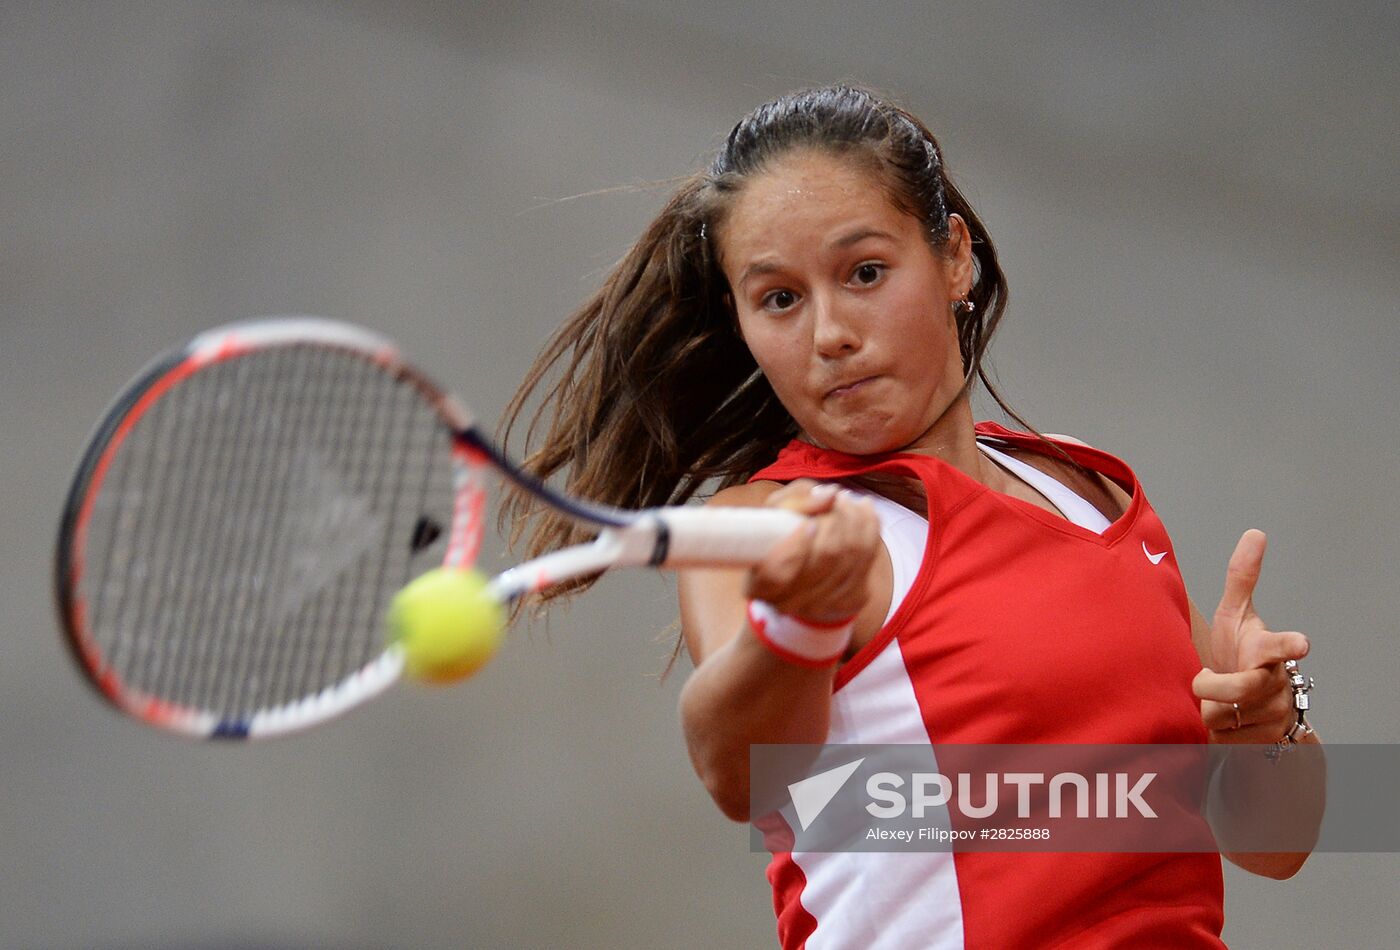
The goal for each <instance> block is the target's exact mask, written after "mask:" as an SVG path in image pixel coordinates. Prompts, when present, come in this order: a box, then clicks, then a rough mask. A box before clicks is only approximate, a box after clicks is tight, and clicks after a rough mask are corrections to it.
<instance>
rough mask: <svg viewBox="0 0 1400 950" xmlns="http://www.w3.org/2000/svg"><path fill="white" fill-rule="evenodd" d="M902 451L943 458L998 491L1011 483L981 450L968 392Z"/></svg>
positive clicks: (950, 404) (949, 405) (950, 405)
mask: <svg viewBox="0 0 1400 950" xmlns="http://www.w3.org/2000/svg"><path fill="white" fill-rule="evenodd" d="M901 451H904V452H912V453H914V454H916V455H931V456H933V457H934V458H938V459H942V460H943V461H944V462H947V463H948V464H949V465H951V466H953V467H954V468H956V469H958V470H959V471H961V472H962V473H963V474H964V475H967V476H969V477H970V478H973V479H975V480H976V481H979V482H981V483H982V484H984V485H987V486H989V487H991V488H995V489H998V490H1001V489H1003V488H1004V486H1005V483H1006V482H1007V480H1008V479H1007V476H1006V474H1005V473H1004V472H1003V471H1002V470H1001V469H1000V468H999V467H998V466H997V465H996V463H994V462H992V461H991V460H990V459H988V458H987V456H986V455H984V454H983V453H982V451H981V450H980V449H978V448H977V431H976V428H975V427H974V423H973V419H972V400H971V399H970V398H969V397H968V394H967V393H966V392H965V391H964V392H963V393H961V394H960V395H959V396H958V397H957V398H956V399H954V400H953V401H952V402H951V403H949V404H948V408H947V409H945V410H943V414H942V415H940V416H939V417H938V418H937V419H935V420H934V422H933V425H931V426H929V427H928V428H927V429H926V430H924V433H923V434H922V435H920V436H919V437H918V438H917V439H915V440H914V441H913V442H911V443H910V444H909V445H908V446H907V447H905V448H904V449H902V450H901Z"/></svg>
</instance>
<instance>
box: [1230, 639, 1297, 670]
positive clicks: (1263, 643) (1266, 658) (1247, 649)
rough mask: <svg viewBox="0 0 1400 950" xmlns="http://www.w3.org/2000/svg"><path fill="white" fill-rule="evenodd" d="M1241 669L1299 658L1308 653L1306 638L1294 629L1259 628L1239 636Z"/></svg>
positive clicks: (1272, 664) (1271, 664)
mask: <svg viewBox="0 0 1400 950" xmlns="http://www.w3.org/2000/svg"><path fill="white" fill-rule="evenodd" d="M1241 640H1242V642H1241V643H1240V652H1239V664H1240V668H1241V669H1256V668H1258V667H1261V666H1274V665H1276V664H1279V663H1282V662H1283V661H1284V660H1301V659H1302V658H1303V657H1305V656H1307V655H1308V650H1309V649H1310V644H1309V643H1308V638H1307V637H1306V636H1304V635H1303V634H1301V633H1299V632H1298V631H1296V630H1259V631H1257V632H1251V633H1249V634H1246V635H1245V636H1244V637H1242V638H1241Z"/></svg>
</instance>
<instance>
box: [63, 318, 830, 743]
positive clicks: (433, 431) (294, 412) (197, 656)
mask: <svg viewBox="0 0 1400 950" xmlns="http://www.w3.org/2000/svg"><path fill="white" fill-rule="evenodd" d="M490 470H494V471H495V472H496V473H498V474H499V475H501V476H504V477H505V478H506V479H509V480H510V481H511V482H514V483H515V484H516V485H518V486H520V487H521V488H523V489H524V490H526V491H528V492H530V493H531V494H533V495H534V496H535V497H537V498H539V499H540V500H541V501H543V502H545V503H546V504H549V505H552V506H553V507H554V508H556V509H558V510H559V511H561V512H563V513H565V514H566V515H568V516H569V517H570V518H573V519H575V520H577V521H579V522H582V523H585V524H588V525H591V526H596V527H597V528H598V529H599V533H598V535H597V537H596V539H595V540H594V541H592V542H591V543H589V544H585V545H578V546H575V547H569V548H565V549H562V550H558V551H555V552H552V553H550V554H547V555H545V556H543V557H540V558H537V559H535V560H532V561H528V562H525V563H523V564H519V565H517V566H515V567H513V568H511V569H509V570H507V571H505V572H503V573H501V574H499V575H497V576H496V577H495V578H494V579H493V580H492V581H491V583H490V588H489V589H490V590H491V591H492V592H493V594H494V595H495V596H496V597H498V598H499V599H500V600H501V602H502V603H506V604H509V603H510V602H512V601H514V600H515V599H517V598H519V597H521V596H523V595H525V594H527V593H530V592H533V591H539V590H543V589H544V588H546V587H549V586H550V585H553V584H557V583H561V582H564V581H568V580H570V579H574V578H578V577H581V576H584V575H587V574H593V573H596V572H599V571H604V570H607V569H609V568H612V567H618V566H648V565H649V566H653V567H687V566H719V565H744V564H752V563H755V562H757V561H758V560H760V559H761V558H762V557H763V556H764V554H765V553H766V552H767V551H768V550H769V549H770V548H771V547H772V545H773V544H774V543H776V542H777V541H778V540H780V539H781V538H783V537H785V536H786V535H788V534H789V533H791V532H792V531H793V530H794V529H795V528H796V527H797V525H798V524H799V523H800V521H801V520H802V519H801V516H799V515H797V514H795V513H793V512H790V511H780V510H776V509H751V508H748V509H737V508H736V509H723V508H697V507H669V508H654V509H649V510H642V511H629V510H622V509H617V508H611V507H607V506H602V505H597V504H592V503H589V502H586V501H582V500H580V499H577V498H572V497H569V496H567V495H564V494H561V493H559V492H557V491H554V490H553V489H551V488H549V487H548V486H547V485H544V484H542V483H541V482H539V481H537V480H536V479H534V478H532V477H531V476H529V475H528V474H526V473H525V472H522V471H521V470H520V468H519V467H517V466H516V465H515V464H514V463H513V462H511V461H510V459H508V458H506V457H505V456H504V455H503V454H502V453H501V451H500V450H499V449H497V448H496V447H495V446H494V445H493V444H492V443H491V442H490V440H489V439H487V438H486V436H485V435H483V434H482V432H481V431H479V430H478V428H477V427H476V425H475V424H474V422H473V419H472V416H471V415H470V413H469V412H468V411H467V410H466V409H465V408H464V407H463V406H462V405H461V404H460V403H458V402H457V401H456V400H455V399H454V398H453V397H451V396H450V395H448V394H447V393H445V392H444V391H443V390H441V389H439V388H438V387H437V386H435V385H434V384H433V383H432V382H431V381H430V380H429V379H428V377H427V376H425V375H424V374H423V373H422V372H420V371H418V370H417V369H415V368H414V367H413V366H412V365H411V364H409V363H408V362H407V361H406V360H405V359H404V358H403V357H402V356H401V355H400V353H399V350H398V349H397V347H395V346H394V344H393V343H392V342H390V341H389V340H388V339H386V338H384V337H382V336H380V335H378V334H376V333H373V332H371V331H368V330H365V329H362V328H360V327H356V326H351V325H349V324H345V323H339V322H335V321H331V320H324V319H319V318H314V317H286V318H273V319H266V320H257V321H251V322H247V323H240V324H232V325H229V326H225V327H220V328H217V329H214V330H210V331H208V332H206V333H203V334H200V335H199V336H197V337H195V338H194V339H192V340H190V341H189V342H188V343H187V344H185V345H184V346H181V347H179V348H177V349H175V350H173V351H171V352H169V353H167V354H165V355H163V356H161V357H159V358H157V359H156V360H155V361H154V362H152V363H151V364H150V365H149V366H148V367H147V368H146V369H145V370H144V371H143V372H141V374H140V375H139V376H138V377H137V378H136V379H135V380H133V381H132V382H131V383H130V384H129V385H128V386H127V388H126V390H125V391H124V392H123V393H122V394H121V395H120V396H119V397H118V398H117V400H116V401H115V403H114V404H113V405H112V407H111V408H110V409H109V410H108V412H107V414H106V416H105V417H104V418H103V419H102V421H101V423H100V424H99V425H98V427H97V429H96V432H95V433H94V434H93V436H92V439H91V441H90V443H89V444H88V446H87V448H86V450H85V451H84V452H83V455H82V458H81V460H80V462H79V465H78V470H77V473H76V475H75V477H74V479H73V483H72V486H71V488H70V489H69V492H68V495H67V500H66V503H65V505H64V509H63V516H62V522H61V525H60V529H59V537H58V548H57V555H56V558H55V587H56V597H57V605H58V612H59V616H60V618H61V623H62V627H63V631H64V634H65V639H66V641H67V643H68V645H69V647H70V648H71V652H72V654H73V656H74V657H75V658H76V660H77V662H78V665H79V667H80V668H81V670H82V671H83V673H84V674H85V675H86V676H87V678H88V679H89V680H90V681H91V682H92V684H93V685H94V686H96V688H97V689H98V691H99V692H100V693H101V694H102V695H103V696H104V697H105V698H106V699H107V700H109V701H110V702H111V703H112V704H113V705H115V706H116V707H117V708H118V709H120V710H122V711H123V712H125V713H128V714H130V715H132V716H134V717H136V718H137V719H140V720H141V721H143V722H146V723H148V724H151V725H154V726H159V727H161V728H164V729H169V730H173V731H175V732H178V733H182V734H185V735H189V736H195V737H199V738H226V739H251V738H262V737H268V736H276V735H282V734H285V733H289V732H294V731H297V730H301V729H306V728H308V727H310V726H313V725H316V724H318V723H321V722H325V721H326V720H328V719H331V718H332V717H334V716H337V715H339V714H341V713H343V712H345V711H346V710H348V709H350V708H352V707H354V706H356V705H358V704H360V703H362V702H365V701H367V700H369V699H371V698H373V697H374V696H377V695H379V694H380V693H382V692H383V691H384V690H385V689H387V688H388V687H389V686H390V685H391V684H393V683H394V682H395V681H396V680H397V679H398V678H399V677H400V675H401V673H402V672H403V667H404V657H403V653H402V650H401V649H400V648H399V647H398V646H397V645H392V644H390V645H386V643H385V639H384V632H383V621H384V612H385V610H386V608H387V605H388V602H389V600H390V599H391V597H392V596H393V594H394V593H395V591H397V590H398V589H399V588H401V587H402V586H403V585H404V584H405V583H407V582H408V581H409V580H411V579H412V578H414V577H416V576H418V575H419V574H422V573H424V572H425V571H427V570H429V569H430V568H434V567H439V566H457V567H468V566H470V565H472V564H473V563H474V561H475V559H476V556H477V552H478V549H479V546H480V542H481V538H482V529H483V520H484V518H485V515H486V487H487V484H488V483H489V481H490V479H489V478H488V477H487V476H488V474H489V473H490Z"/></svg>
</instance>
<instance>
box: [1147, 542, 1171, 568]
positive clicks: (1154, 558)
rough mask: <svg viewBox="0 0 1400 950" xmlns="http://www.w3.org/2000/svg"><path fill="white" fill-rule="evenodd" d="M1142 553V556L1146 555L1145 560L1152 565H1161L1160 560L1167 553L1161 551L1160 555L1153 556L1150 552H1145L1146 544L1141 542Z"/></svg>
mask: <svg viewBox="0 0 1400 950" xmlns="http://www.w3.org/2000/svg"><path fill="white" fill-rule="evenodd" d="M1142 553H1143V554H1146V555H1147V559H1148V560H1149V561H1151V562H1152V563H1153V564H1161V563H1162V558H1164V557H1166V556H1167V552H1166V551H1163V552H1162V553H1161V554H1153V553H1152V552H1151V551H1149V550H1147V542H1146V541H1144V542H1142Z"/></svg>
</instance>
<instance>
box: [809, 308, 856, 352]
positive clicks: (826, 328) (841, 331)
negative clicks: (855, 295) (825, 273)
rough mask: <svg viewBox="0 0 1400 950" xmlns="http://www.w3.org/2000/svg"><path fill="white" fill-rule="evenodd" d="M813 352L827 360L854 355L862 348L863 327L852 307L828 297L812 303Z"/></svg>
mask: <svg viewBox="0 0 1400 950" xmlns="http://www.w3.org/2000/svg"><path fill="white" fill-rule="evenodd" d="M812 303H813V306H812V313H813V317H812V348H813V349H814V350H816V352H817V354H818V355H819V356H821V357H823V358H825V359H838V358H840V357H842V356H848V355H850V354H851V353H855V352H857V351H858V350H859V349H860V346H861V334H860V323H859V321H858V319H857V318H856V314H855V313H854V312H853V311H852V308H850V307H849V306H843V305H842V304H841V302H840V301H839V300H835V299H832V297H830V296H827V295H821V296H818V297H817V298H816V299H814V300H813V301H812Z"/></svg>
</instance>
